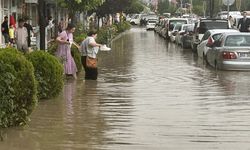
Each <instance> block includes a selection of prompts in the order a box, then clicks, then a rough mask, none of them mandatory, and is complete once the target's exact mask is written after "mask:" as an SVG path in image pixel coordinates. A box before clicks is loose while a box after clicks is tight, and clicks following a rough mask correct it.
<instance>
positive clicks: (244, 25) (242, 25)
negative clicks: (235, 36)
mask: <svg viewBox="0 0 250 150" xmlns="http://www.w3.org/2000/svg"><path fill="white" fill-rule="evenodd" d="M249 26H250V19H249V18H247V12H243V18H241V19H240V20H239V23H238V26H237V28H238V29H239V30H240V32H249Z"/></svg>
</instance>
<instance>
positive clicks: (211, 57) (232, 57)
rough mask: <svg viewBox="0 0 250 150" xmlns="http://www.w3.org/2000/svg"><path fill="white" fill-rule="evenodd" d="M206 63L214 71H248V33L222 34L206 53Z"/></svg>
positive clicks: (249, 48)
mask: <svg viewBox="0 0 250 150" xmlns="http://www.w3.org/2000/svg"><path fill="white" fill-rule="evenodd" d="M207 62H208V63H209V64H210V65H211V66H212V67H214V68H216V69H222V70H250V33H240V32H238V33H237V32H236V33H223V34H221V36H220V37H219V38H218V40H216V41H215V42H214V43H213V44H211V45H210V49H209V50H208V51H207Z"/></svg>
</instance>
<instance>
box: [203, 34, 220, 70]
mask: <svg viewBox="0 0 250 150" xmlns="http://www.w3.org/2000/svg"><path fill="white" fill-rule="evenodd" d="M222 41H223V37H222V36H221V37H220V38H219V39H218V40H216V41H215V42H214V44H213V47H212V48H211V50H208V51H210V56H209V57H210V58H209V59H210V60H209V62H210V64H211V65H212V66H213V67H218V65H219V63H220V51H221V49H222V47H221V43H222ZM207 54H208V53H207ZM207 59H208V55H207Z"/></svg>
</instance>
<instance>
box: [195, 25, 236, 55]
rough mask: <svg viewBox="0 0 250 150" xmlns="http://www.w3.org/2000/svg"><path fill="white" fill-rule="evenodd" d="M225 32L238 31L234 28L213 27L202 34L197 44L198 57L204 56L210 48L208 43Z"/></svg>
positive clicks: (211, 42)
mask: <svg viewBox="0 0 250 150" xmlns="http://www.w3.org/2000/svg"><path fill="white" fill-rule="evenodd" d="M227 32H230V33H232V32H239V31H238V30H234V29H213V30H208V31H207V32H205V34H204V36H203V37H202V39H201V41H200V44H198V46H197V54H198V57H200V58H204V57H205V58H206V54H207V51H208V49H209V48H210V47H209V45H211V44H213V42H214V41H215V40H217V39H218V38H219V37H220V35H221V34H222V33H227Z"/></svg>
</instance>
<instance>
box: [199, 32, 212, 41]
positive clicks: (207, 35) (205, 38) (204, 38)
mask: <svg viewBox="0 0 250 150" xmlns="http://www.w3.org/2000/svg"><path fill="white" fill-rule="evenodd" d="M210 35H211V33H210V32H209V31H207V32H206V33H205V34H204V35H203V37H202V39H201V41H204V40H207V39H208V38H209V37H210Z"/></svg>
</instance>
